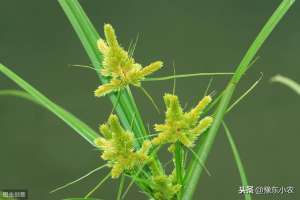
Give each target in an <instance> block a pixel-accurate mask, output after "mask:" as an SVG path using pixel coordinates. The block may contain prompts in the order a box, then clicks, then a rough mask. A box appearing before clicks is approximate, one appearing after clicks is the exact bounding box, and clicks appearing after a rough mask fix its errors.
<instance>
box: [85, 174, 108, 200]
mask: <svg viewBox="0 0 300 200" xmlns="http://www.w3.org/2000/svg"><path fill="white" fill-rule="evenodd" d="M109 177H110V173H108V174H107V175H106V176H105V177H104V178H103V179H102V180H101V181H100V182H99V183H98V184H97V185H96V186H95V187H94V188H93V189H92V190H91V191H90V192H89V193H87V194H86V195H85V196H84V198H85V199H86V198H88V197H90V196H91V195H92V194H93V193H94V192H95V191H96V190H98V189H99V188H100V186H101V185H102V184H103V183H105V181H107V179H109Z"/></svg>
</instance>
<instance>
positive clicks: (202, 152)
mask: <svg viewBox="0 0 300 200" xmlns="http://www.w3.org/2000/svg"><path fill="white" fill-rule="evenodd" d="M293 3H294V0H283V1H282V2H281V4H280V5H279V7H278V8H277V9H276V10H275V12H274V13H273V15H272V16H271V17H270V19H269V20H268V21H267V23H266V24H265V26H264V27H263V28H262V30H261V31H260V33H259V34H258V36H257V37H256V39H255V40H254V42H253V43H252V45H251V46H250V48H249V49H248V51H247V52H246V54H245V56H244V57H243V59H242V60H241V62H240V64H239V65H238V67H237V69H236V71H235V73H234V75H233V76H232V78H231V80H230V81H229V83H228V85H227V87H226V89H225V92H224V94H223V95H222V98H221V101H220V103H219V105H218V107H217V110H216V117H215V120H214V122H213V124H212V126H211V128H210V129H209V130H208V133H207V135H206V137H205V138H203V140H202V141H204V142H202V143H199V144H198V145H197V154H198V156H199V158H200V159H201V160H203V161H204V162H205V160H206V159H207V156H208V153H209V152H210V149H211V147H212V145H213V142H214V139H215V137H216V135H217V132H218V130H219V127H220V125H221V123H222V120H223V116H224V114H225V112H226V110H227V107H228V105H229V103H230V100H231V97H232V95H233V93H234V90H235V88H236V85H237V84H238V82H239V81H240V79H241V77H242V76H243V75H244V73H245V72H246V71H247V69H248V68H249V67H248V66H249V64H250V63H251V61H252V60H253V58H254V56H255V55H256V53H257V52H258V50H259V49H260V47H261V46H262V44H263V43H264V41H265V40H266V39H267V37H268V36H269V35H270V33H271V32H272V31H273V29H274V28H275V26H276V25H277V24H278V22H279V21H280V19H281V18H282V17H283V16H284V15H285V14H286V12H287V11H288V10H289V8H290V7H291V6H292V4H293ZM202 170H203V168H202V167H199V166H198V164H197V161H196V160H195V159H193V160H192V161H191V163H190V164H189V168H188V173H187V176H186V182H185V187H184V193H183V200H191V199H192V198H193V194H194V192H195V189H196V187H197V183H198V181H199V177H200V175H201V172H202Z"/></svg>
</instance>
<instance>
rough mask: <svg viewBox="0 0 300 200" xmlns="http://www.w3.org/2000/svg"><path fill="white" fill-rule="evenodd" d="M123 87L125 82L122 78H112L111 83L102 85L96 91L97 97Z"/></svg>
mask: <svg viewBox="0 0 300 200" xmlns="http://www.w3.org/2000/svg"><path fill="white" fill-rule="evenodd" d="M123 87H124V84H123V83H122V82H121V81H120V80H111V82H110V83H106V84H103V85H100V86H99V87H98V88H97V89H96V90H95V92H94V93H95V96H96V97H101V96H104V95H106V94H108V93H111V92H115V91H119V90H120V89H122V88H123Z"/></svg>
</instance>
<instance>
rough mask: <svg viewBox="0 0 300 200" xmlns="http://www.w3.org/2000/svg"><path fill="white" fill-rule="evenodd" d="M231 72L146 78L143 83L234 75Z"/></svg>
mask: <svg viewBox="0 0 300 200" xmlns="http://www.w3.org/2000/svg"><path fill="white" fill-rule="evenodd" d="M233 74H234V73H231V72H220V73H218V72H217V73H194V74H177V75H172V76H163V77H149V78H145V79H144V80H143V81H165V80H170V79H178V78H190V77H196V76H222V75H233Z"/></svg>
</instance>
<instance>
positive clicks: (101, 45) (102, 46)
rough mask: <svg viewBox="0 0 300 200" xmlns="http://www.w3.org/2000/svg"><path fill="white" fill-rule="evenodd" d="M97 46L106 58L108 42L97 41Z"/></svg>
mask: <svg viewBox="0 0 300 200" xmlns="http://www.w3.org/2000/svg"><path fill="white" fill-rule="evenodd" d="M97 46H98V49H99V51H100V52H101V53H102V54H103V55H104V56H106V55H107V53H108V46H107V44H106V42H105V41H104V40H102V39H99V40H98V41H97Z"/></svg>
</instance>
